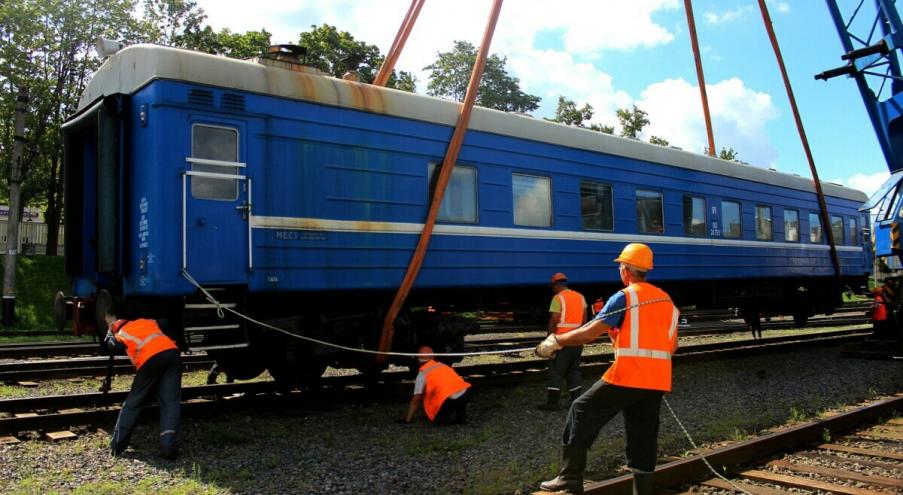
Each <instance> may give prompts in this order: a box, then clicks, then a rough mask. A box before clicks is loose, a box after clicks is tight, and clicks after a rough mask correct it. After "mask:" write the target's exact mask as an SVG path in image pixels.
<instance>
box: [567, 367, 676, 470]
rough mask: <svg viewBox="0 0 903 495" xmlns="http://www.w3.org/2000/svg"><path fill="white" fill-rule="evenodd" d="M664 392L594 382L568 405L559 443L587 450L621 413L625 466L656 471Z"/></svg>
mask: <svg viewBox="0 0 903 495" xmlns="http://www.w3.org/2000/svg"><path fill="white" fill-rule="evenodd" d="M663 395H664V393H663V392H661V391H657V390H646V389H641V388H628V387H619V386H617V385H612V384H610V383H606V382H604V381H602V380H599V381H597V382H596V383H595V384H594V385H593V386H592V387H590V389H589V390H587V391H586V392H584V393H583V395H581V396H580V397H579V398H577V400H575V401H574V402H573V403H572V404H571V409H570V411H568V417H567V422H566V423H565V425H564V432H563V434H562V440H561V442H562V445H563V446H564V447H574V448H578V449H589V448H590V446H592V444H593V442H594V441H595V440H596V437H597V436H599V430H601V429H602V427H603V426H605V424H606V423H608V422H609V421H610V420H611V419H612V418H613V417H614V416H615V415H616V414H618V412H623V413H624V429H625V432H626V434H627V448H626V454H627V467H628V468H630V469H631V470H632V471H639V472H644V473H651V472H653V471H654V470H655V459H656V450H657V448H658V424H659V418H658V416H659V410H660V409H661V405H662V396H663Z"/></svg>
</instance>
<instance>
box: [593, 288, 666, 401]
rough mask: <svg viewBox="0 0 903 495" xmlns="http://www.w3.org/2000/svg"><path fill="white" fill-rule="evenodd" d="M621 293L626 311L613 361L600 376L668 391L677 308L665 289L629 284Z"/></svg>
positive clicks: (615, 381) (617, 383)
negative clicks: (625, 301) (625, 303)
mask: <svg viewBox="0 0 903 495" xmlns="http://www.w3.org/2000/svg"><path fill="white" fill-rule="evenodd" d="M638 289H639V290H638ZM622 292H623V293H624V295H625V296H626V299H627V308H628V309H627V314H626V315H625V318H624V324H623V325H622V327H621V330H620V332H619V335H618V338H617V340H616V341H615V343H614V352H615V362H614V364H612V365H611V367H610V368H609V369H608V371H606V372H605V374H604V375H603V376H602V379H603V380H605V381H606V382H608V383H612V384H614V385H621V386H624V387H633V388H645V389H653V390H663V391H670V390H671V356H672V354H673V352H674V351H675V350H676V349H677V324H678V322H679V320H680V311H679V310H678V309H677V307H675V306H674V304H673V303H672V302H671V300H670V298H669V297H668V295H667V294H666V293H665V292H664V291H662V290H661V289H659V288H657V287H655V286H653V285H650V284H647V283H641V284H631V285H630V286H628V287H627V288H625V289H624V290H623V291H622ZM665 327H667V331H665ZM641 332H642V333H641ZM625 333H626V335H625ZM641 342H642V346H641Z"/></svg>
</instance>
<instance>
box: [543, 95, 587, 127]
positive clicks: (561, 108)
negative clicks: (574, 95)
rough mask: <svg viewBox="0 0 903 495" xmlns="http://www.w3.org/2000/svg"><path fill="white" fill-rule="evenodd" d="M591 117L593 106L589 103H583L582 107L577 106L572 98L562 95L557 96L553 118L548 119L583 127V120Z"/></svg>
mask: <svg viewBox="0 0 903 495" xmlns="http://www.w3.org/2000/svg"><path fill="white" fill-rule="evenodd" d="M591 118H593V106H592V105H590V104H589V103H586V104H584V105H583V108H577V104H576V103H575V102H574V100H569V99H567V98H565V97H564V96H559V97H558V108H556V109H555V118H553V119H549V120H551V121H552V122H558V123H559V124H567V125H573V126H577V127H585V126H584V125H583V122H585V121H587V120H589V119H591Z"/></svg>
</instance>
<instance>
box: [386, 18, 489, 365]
mask: <svg viewBox="0 0 903 495" xmlns="http://www.w3.org/2000/svg"><path fill="white" fill-rule="evenodd" d="M412 7H413V6H412ZM501 10H502V0H494V1H493V3H492V10H491V12H490V14H489V22H488V23H487V24H486V30H485V31H484V32H483V42H482V43H481V44H480V51H479V53H478V54H477V60H476V62H475V63H474V65H473V72H472V73H471V75H470V83H469V84H468V85H467V94H466V95H465V97H464V103H463V104H462V105H461V115H460V116H459V117H458V123H457V124H456V125H455V132H454V133H453V134H452V138H451V142H449V145H448V150H447V151H446V152H445V159H444V160H443V161H442V168H441V169H440V170H439V178H438V180H437V181H436V190H435V191H434V192H433V199H432V201H431V202H430V209H429V213H427V217H426V222H425V223H424V224H423V231H422V232H421V233H420V240H419V241H418V242H417V248H416V249H415V250H414V255H413V256H411V263H410V264H409V265H408V270H407V272H406V273H405V275H404V279H403V280H402V282H401V286H400V287H399V288H398V292H397V293H396V294H395V300H394V301H392V306H391V307H390V308H389V313H388V314H387V315H386V319H385V321H384V322H383V330H382V334H381V335H380V337H379V352H387V351H389V350H390V349H391V348H392V336H393V335H394V333H395V326H394V325H395V318H396V317H397V316H398V312H399V311H401V306H402V305H403V304H404V301H405V299H407V297H408V293H409V292H410V291H411V286H412V285H414V280H415V279H416V278H417V273H418V272H419V271H420V266H421V265H423V258H424V256H426V248H427V246H429V243H430V237H431V236H432V234H433V226H435V225H436V216H437V215H438V214H439V207H440V206H441V205H442V197H443V196H445V188H446V186H447V185H448V181H449V179H450V178H451V173H452V169H453V168H454V167H455V162H457V161H458V153H459V152H460V151H461V144H462V143H463V142H464V133H466V132H467V126H468V124H469V123H470V114H471V112H472V111H473V104H474V101H476V99H477V89H478V88H479V87H480V79H481V78H482V77H483V68H484V67H485V66H486V58H487V56H488V53H489V44H490V43H491V42H492V34H493V33H494V32H495V25H496V22H497V21H498V18H499V13H500V12H501ZM409 24H413V22H411V23H409ZM385 359H386V358H385V355H384V354H378V355H377V356H376V360H375V361H376V364H381V363H382V362H383V361H385Z"/></svg>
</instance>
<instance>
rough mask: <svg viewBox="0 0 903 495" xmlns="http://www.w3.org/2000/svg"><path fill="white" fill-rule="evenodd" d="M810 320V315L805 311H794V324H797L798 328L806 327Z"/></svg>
mask: <svg viewBox="0 0 903 495" xmlns="http://www.w3.org/2000/svg"><path fill="white" fill-rule="evenodd" d="M808 321H809V315H808V314H807V313H806V312H805V311H799V310H797V311H796V312H794V313H793V324H794V325H796V328H803V327H805V326H806V323H807V322H808Z"/></svg>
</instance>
